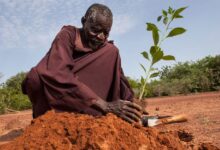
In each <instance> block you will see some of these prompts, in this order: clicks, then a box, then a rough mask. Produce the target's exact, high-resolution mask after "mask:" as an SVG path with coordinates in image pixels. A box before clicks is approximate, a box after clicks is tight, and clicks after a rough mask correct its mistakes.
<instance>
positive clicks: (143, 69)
mask: <svg viewBox="0 0 220 150" xmlns="http://www.w3.org/2000/svg"><path fill="white" fill-rule="evenodd" d="M140 65H141V67H142V69H143V70H144V72H146V68H145V67H144V65H142V64H140Z"/></svg>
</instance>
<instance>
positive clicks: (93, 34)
mask: <svg viewBox="0 0 220 150" xmlns="http://www.w3.org/2000/svg"><path fill="white" fill-rule="evenodd" d="M82 24H83V29H82V33H83V35H84V37H85V44H86V45H87V46H88V47H90V48H92V49H93V50H97V49H98V48H99V47H101V46H102V45H103V44H104V43H105V42H106V40H107V38H108V36H109V32H110V30H111V25H112V21H111V19H108V18H107V17H105V16H103V15H100V14H97V16H96V19H95V20H94V18H89V17H83V18H82Z"/></svg>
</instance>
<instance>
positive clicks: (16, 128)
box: [0, 92, 220, 147]
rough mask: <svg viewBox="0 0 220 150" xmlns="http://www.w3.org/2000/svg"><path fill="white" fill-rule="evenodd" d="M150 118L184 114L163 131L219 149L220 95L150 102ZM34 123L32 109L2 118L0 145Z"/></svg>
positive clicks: (211, 94)
mask: <svg viewBox="0 0 220 150" xmlns="http://www.w3.org/2000/svg"><path fill="white" fill-rule="evenodd" d="M147 101H148V107H147V110H148V112H149V113H150V115H179V114H185V115H187V117H188V121H187V122H184V123H175V124H169V125H164V126H158V127H156V128H159V129H160V130H162V131H163V130H164V131H167V130H179V131H181V130H184V133H185V132H186V133H188V135H189V136H192V138H193V140H192V141H191V142H193V143H200V142H210V143H213V144H214V145H216V146H218V147H220V92H211V93H201V94H193V95H187V96H174V97H160V98H150V99H147ZM31 120H32V114H31V110H27V111H22V112H19V113H15V114H6V115H0V144H4V143H7V142H9V141H11V140H13V139H14V138H16V137H17V136H19V135H21V134H22V132H23V130H24V128H25V127H26V126H27V125H29V124H30V122H31Z"/></svg>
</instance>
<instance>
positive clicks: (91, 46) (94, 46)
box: [89, 42, 103, 50]
mask: <svg viewBox="0 0 220 150" xmlns="http://www.w3.org/2000/svg"><path fill="white" fill-rule="evenodd" d="M102 45H103V44H92V43H90V42H89V47H90V48H91V49H93V50H97V49H99V48H100V47H101V46H102Z"/></svg>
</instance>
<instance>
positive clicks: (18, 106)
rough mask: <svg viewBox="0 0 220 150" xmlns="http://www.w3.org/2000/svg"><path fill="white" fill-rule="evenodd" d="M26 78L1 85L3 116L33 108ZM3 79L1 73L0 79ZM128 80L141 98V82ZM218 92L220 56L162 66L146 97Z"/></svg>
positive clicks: (219, 87) (16, 78) (1, 111)
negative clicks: (24, 88)
mask: <svg viewBox="0 0 220 150" xmlns="http://www.w3.org/2000/svg"><path fill="white" fill-rule="evenodd" d="M25 75H26V73H25V72H21V73H18V74H17V75H15V76H13V77H11V78H9V79H8V80H7V81H6V82H4V83H2V84H1V85H0V114H3V113H5V112H7V111H13V110H25V109H30V108H31V103H30V101H29V100H28V97H27V96H26V95H24V94H22V91H21V83H22V81H23V79H24V77H25ZM2 76H3V75H2V74H1V73H0V78H1V77H2ZM127 78H128V80H129V82H130V85H131V87H132V88H133V90H134V92H135V95H136V97H138V95H139V92H140V88H141V83H140V79H132V78H130V77H127ZM218 90H220V55H217V56H213V57H212V56H207V57H205V58H203V59H201V60H198V61H196V62H181V63H177V64H175V65H174V66H172V67H171V66H165V67H163V68H162V69H161V71H160V76H159V78H158V79H155V80H152V81H151V82H150V83H149V84H148V85H147V87H146V92H145V95H144V97H145V98H146V97H157V96H173V95H178V94H189V93H197V92H208V91H218Z"/></svg>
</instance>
